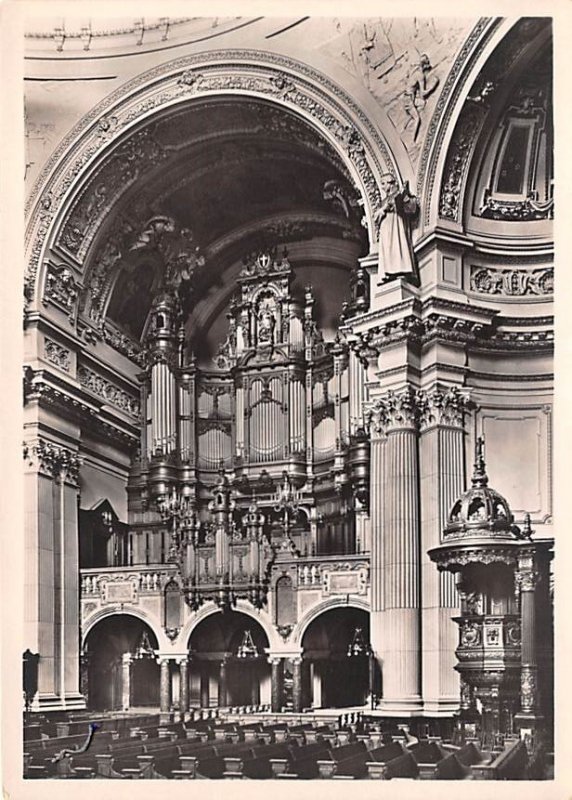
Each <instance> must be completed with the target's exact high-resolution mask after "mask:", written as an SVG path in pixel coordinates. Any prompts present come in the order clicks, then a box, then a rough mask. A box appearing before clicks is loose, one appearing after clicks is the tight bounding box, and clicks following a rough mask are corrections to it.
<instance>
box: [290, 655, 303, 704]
mask: <svg viewBox="0 0 572 800" xmlns="http://www.w3.org/2000/svg"><path fill="white" fill-rule="evenodd" d="M292 710H293V711H294V712H296V713H300V711H302V659H301V658H293V659H292Z"/></svg>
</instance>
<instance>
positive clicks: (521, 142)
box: [496, 125, 531, 195]
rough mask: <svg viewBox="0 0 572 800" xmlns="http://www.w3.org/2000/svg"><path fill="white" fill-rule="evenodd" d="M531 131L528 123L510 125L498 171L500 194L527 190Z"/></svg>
mask: <svg viewBox="0 0 572 800" xmlns="http://www.w3.org/2000/svg"><path fill="white" fill-rule="evenodd" d="M530 133H531V128H530V127H529V126H528V125H527V126H526V127H525V126H522V125H512V126H511V127H510V129H509V133H508V136H507V141H506V145H505V148H504V152H503V154H502V159H501V163H500V169H499V170H498V173H497V185H496V190H497V192H499V194H515V195H520V194H523V193H524V192H525V185H524V184H525V178H526V173H527V169H526V167H527V161H528V146H529V141H530Z"/></svg>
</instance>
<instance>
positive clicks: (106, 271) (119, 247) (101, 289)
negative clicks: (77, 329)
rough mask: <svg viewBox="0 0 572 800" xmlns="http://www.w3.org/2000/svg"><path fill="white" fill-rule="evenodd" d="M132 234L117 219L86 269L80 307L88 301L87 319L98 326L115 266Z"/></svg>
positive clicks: (100, 322)
mask: <svg viewBox="0 0 572 800" xmlns="http://www.w3.org/2000/svg"><path fill="white" fill-rule="evenodd" d="M132 233H133V226H132V225H131V223H130V222H128V221H127V220H125V219H121V218H120V219H119V220H118V221H117V222H116V223H115V224H114V226H113V228H112V230H111V231H110V233H109V236H107V237H106V239H105V243H104V245H103V247H102V248H101V250H100V251H99V252H98V253H97V254H96V256H95V258H94V259H93V262H92V265H91V266H90V267H89V268H88V277H87V278H86V287H85V290H84V294H83V297H82V300H81V307H82V308H85V306H86V303H87V301H88V299H89V311H88V315H89V318H90V319H91V320H92V321H93V322H94V323H95V325H97V326H100V325H101V324H102V319H103V309H104V305H105V300H106V298H107V294H108V292H109V289H110V286H111V280H110V279H111V278H112V276H113V273H114V269H115V266H116V265H117V264H119V262H120V261H121V259H122V256H123V253H124V249H125V245H126V241H127V239H128V238H129V237H130V236H131V235H132Z"/></svg>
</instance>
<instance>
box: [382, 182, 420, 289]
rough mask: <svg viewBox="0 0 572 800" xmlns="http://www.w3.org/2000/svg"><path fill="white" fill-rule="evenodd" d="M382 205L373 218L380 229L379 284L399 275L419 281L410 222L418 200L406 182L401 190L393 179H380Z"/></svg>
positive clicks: (415, 211) (416, 208)
mask: <svg viewBox="0 0 572 800" xmlns="http://www.w3.org/2000/svg"><path fill="white" fill-rule="evenodd" d="M381 190H382V195H383V196H382V203H381V208H380V209H379V210H378V211H377V213H376V214H375V217H374V221H375V223H376V225H378V226H379V270H378V275H379V276H380V278H379V282H380V283H383V282H385V281H388V280H392V279H393V278H395V277H397V276H398V275H404V276H409V277H410V278H413V279H415V280H416V279H417V272H416V269H415V257H414V255H413V248H412V246H411V226H410V221H411V218H412V217H413V216H414V215H415V214H416V213H417V210H418V203H417V198H416V197H414V195H412V194H411V192H410V190H409V183H408V182H407V181H406V182H405V185H404V186H403V188H402V189H400V188H399V186H398V185H397V181H396V179H395V178H394V176H393V175H391V174H389V173H386V174H385V175H382V176H381Z"/></svg>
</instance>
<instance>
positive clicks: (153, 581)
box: [80, 564, 176, 597]
mask: <svg viewBox="0 0 572 800" xmlns="http://www.w3.org/2000/svg"><path fill="white" fill-rule="evenodd" d="M175 572H176V567H175V566H174V565H173V566H172V567H170V566H167V565H164V564H157V565H156V568H155V569H154V568H153V567H151V568H149V567H148V566H147V565H141V568H139V569H138V568H137V567H136V566H133V567H103V568H102V567H95V568H91V569H82V570H80V575H81V595H82V596H83V597H87V596H88V595H96V594H100V592H101V590H102V587H103V584H106V583H108V582H115V583H116V582H118V579H120V580H123V582H125V583H131V584H132V585H133V587H134V590H135V591H137V592H138V593H140V594H156V593H158V592H161V591H162V590H163V588H164V586H165V584H166V583H167V582H168V581H169V580H170V578H172V577H173V575H174V574H175Z"/></svg>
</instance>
